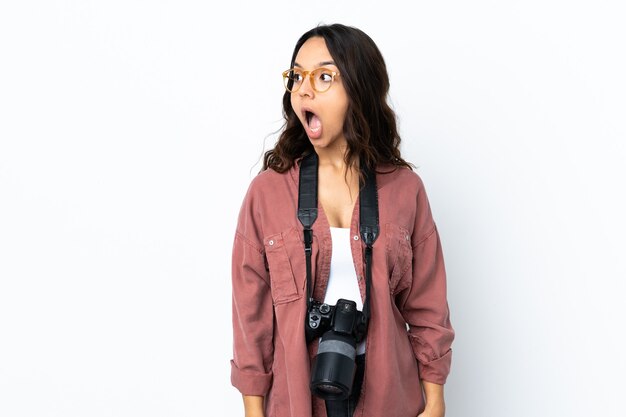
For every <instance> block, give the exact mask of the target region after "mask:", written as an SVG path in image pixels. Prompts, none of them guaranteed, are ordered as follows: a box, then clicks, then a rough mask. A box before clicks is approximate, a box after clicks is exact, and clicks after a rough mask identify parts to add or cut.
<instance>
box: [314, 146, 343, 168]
mask: <svg viewBox="0 0 626 417" xmlns="http://www.w3.org/2000/svg"><path fill="white" fill-rule="evenodd" d="M333 145H334V146H331V147H323V148H319V147H315V148H314V149H315V152H316V153H317V157H318V160H319V166H320V167H322V166H323V167H328V168H332V169H333V170H340V171H342V172H343V171H345V170H346V169H347V165H346V162H345V160H344V157H345V155H346V152H347V151H348V144H347V143H346V142H345V141H341V142H340V141H337V142H335V144H333Z"/></svg>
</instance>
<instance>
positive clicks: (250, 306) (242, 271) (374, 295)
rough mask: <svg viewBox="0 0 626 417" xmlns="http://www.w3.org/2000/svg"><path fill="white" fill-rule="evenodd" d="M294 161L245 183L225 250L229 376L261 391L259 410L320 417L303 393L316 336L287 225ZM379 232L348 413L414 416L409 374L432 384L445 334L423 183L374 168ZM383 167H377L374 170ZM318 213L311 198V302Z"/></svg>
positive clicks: (319, 270) (447, 346)
mask: <svg viewBox="0 0 626 417" xmlns="http://www.w3.org/2000/svg"><path fill="white" fill-rule="evenodd" d="M299 161H300V159H298V160H297V161H296V162H297V163H296V164H295V165H294V166H293V167H292V168H291V169H290V170H288V171H287V172H285V173H282V174H279V173H277V172H276V171H274V170H271V169H269V170H266V171H263V172H261V173H260V174H259V175H257V176H256V177H255V178H254V179H253V180H252V181H251V183H250V186H249V188H248V190H247V193H246V195H245V197H244V200H243V204H242V206H241V210H240V213H239V219H238V224H237V229H236V232H235V237H234V244H233V255H232V307H233V310H232V322H233V360H232V361H231V383H232V384H233V386H235V387H236V388H237V389H238V390H239V391H240V392H241V393H242V394H245V395H261V396H265V399H266V401H265V415H266V417H326V412H325V407H324V402H323V400H321V399H319V398H317V397H316V396H312V395H311V391H310V389H309V382H310V367H311V360H312V358H313V357H314V356H315V353H316V352H317V344H318V341H314V342H313V343H311V345H310V346H307V344H306V341H305V336H304V315H305V311H306V270H305V255H304V242H303V237H302V225H301V223H300V222H299V221H298V217H297V213H296V211H297V206H298V175H299ZM377 171H378V172H377V175H376V181H377V188H378V199H379V224H380V235H379V237H378V239H377V240H376V242H375V243H374V246H373V261H372V275H373V279H372V290H371V300H370V305H371V307H370V308H371V319H370V322H369V328H368V333H367V339H366V356H365V361H366V362H365V377H364V381H363V387H362V391H361V396H360V399H359V404H358V405H357V408H356V411H355V413H354V416H358V417H382V416H385V417H416V416H417V415H418V414H419V413H420V412H421V411H423V409H424V406H425V402H424V396H423V393H422V389H421V385H420V379H423V380H425V381H429V382H434V383H437V384H444V383H445V382H446V378H447V376H448V374H449V372H450V363H451V358H452V350H451V345H452V341H453V339H454V329H453V328H452V325H451V322H450V312H449V308H448V302H447V297H446V271H445V266H444V258H443V253H442V249H441V242H440V240H439V234H438V232H437V227H436V225H435V222H434V220H433V216H432V213H431V209H430V205H429V202H428V197H427V195H426V191H425V188H424V184H423V182H422V180H421V178H420V177H419V176H418V174H417V173H415V172H414V171H411V170H410V169H408V168H398V167H393V166H390V165H380V166H378V168H377ZM381 172H388V173H381ZM329 227H330V226H329V223H328V219H327V218H326V216H325V214H324V210H323V208H322V206H321V204H319V203H318V218H317V220H316V222H315V223H314V224H313V227H312V229H313V250H312V276H313V280H314V283H313V288H314V294H313V295H314V297H315V299H317V300H323V299H324V293H325V291H326V286H327V284H328V277H329V273H330V258H331V253H332V247H331V235H330V228H329ZM358 228H359V204H358V201H356V202H355V205H354V210H353V214H352V222H351V226H350V234H351V236H352V239H351V240H350V244H351V249H352V258H353V261H354V267H355V269H356V272H357V277H358V279H359V287H360V289H361V297H362V298H363V299H365V279H364V277H365V270H364V264H363V250H364V247H365V246H364V245H363V244H362V242H361V237H360V235H359V231H358Z"/></svg>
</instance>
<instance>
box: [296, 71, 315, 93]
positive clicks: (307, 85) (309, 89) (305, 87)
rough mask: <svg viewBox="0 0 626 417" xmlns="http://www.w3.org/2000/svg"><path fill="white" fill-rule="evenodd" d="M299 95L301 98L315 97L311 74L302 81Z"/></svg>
mask: <svg viewBox="0 0 626 417" xmlns="http://www.w3.org/2000/svg"><path fill="white" fill-rule="evenodd" d="M298 93H299V94H300V96H301V97H304V96H309V97H313V96H314V95H315V90H313V86H312V85H311V77H310V76H309V74H307V75H306V77H304V80H302V85H301V86H300V89H299V90H298Z"/></svg>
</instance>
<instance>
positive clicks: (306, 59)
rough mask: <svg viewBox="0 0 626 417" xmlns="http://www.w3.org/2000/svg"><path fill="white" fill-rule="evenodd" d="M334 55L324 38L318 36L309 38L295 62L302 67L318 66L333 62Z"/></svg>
mask: <svg viewBox="0 0 626 417" xmlns="http://www.w3.org/2000/svg"><path fill="white" fill-rule="evenodd" d="M331 62H334V61H333V57H332V56H331V55H330V52H329V51H328V48H327V47H326V41H324V38H322V37H319V36H316V37H313V38H309V39H307V41H306V42H304V44H303V45H302V46H301V47H300V50H299V51H298V54H297V55H296V60H295V64H294V65H296V66H299V67H301V68H317V67H320V66H325V65H333V64H331Z"/></svg>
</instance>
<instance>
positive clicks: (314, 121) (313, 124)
mask: <svg viewBox="0 0 626 417" xmlns="http://www.w3.org/2000/svg"><path fill="white" fill-rule="evenodd" d="M304 118H305V120H306V124H307V126H308V127H309V129H310V130H311V132H313V133H316V132H318V131H319V130H320V129H321V128H322V122H321V120H320V119H319V117H317V115H316V114H315V113H313V112H312V111H310V110H305V111H304Z"/></svg>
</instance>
